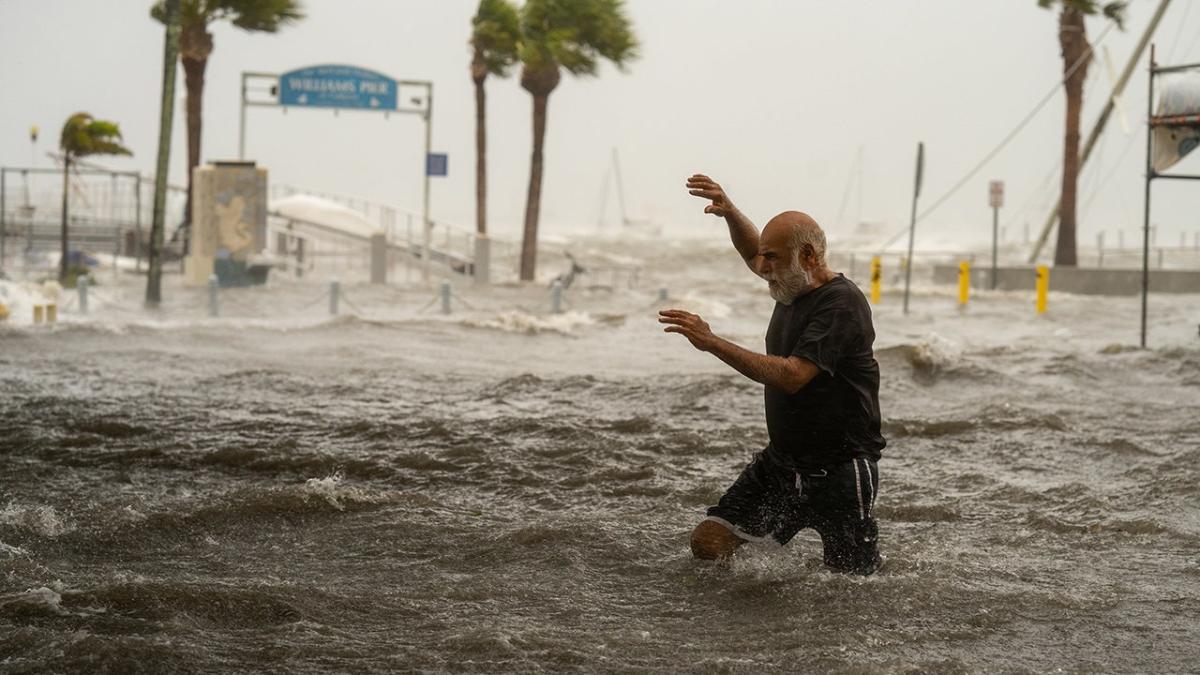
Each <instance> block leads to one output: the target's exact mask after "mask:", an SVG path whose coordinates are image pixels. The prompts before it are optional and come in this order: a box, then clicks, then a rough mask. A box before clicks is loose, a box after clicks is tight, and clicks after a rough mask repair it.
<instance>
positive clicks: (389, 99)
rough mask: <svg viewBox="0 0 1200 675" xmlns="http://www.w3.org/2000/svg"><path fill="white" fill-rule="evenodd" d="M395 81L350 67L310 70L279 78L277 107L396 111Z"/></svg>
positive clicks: (291, 73)
mask: <svg viewBox="0 0 1200 675" xmlns="http://www.w3.org/2000/svg"><path fill="white" fill-rule="evenodd" d="M396 100H397V99H396V81H395V80H393V79H392V78H390V77H388V76H387V75H384V74H382V73H377V72H375V71H373V70H367V69H365V68H356V67H354V66H337V65H325V66H311V67H308V68H300V69H298V70H293V71H291V72H288V73H284V74H282V75H280V76H279V105H297V106H311V107H318V108H365V109H367V110H395V109H396Z"/></svg>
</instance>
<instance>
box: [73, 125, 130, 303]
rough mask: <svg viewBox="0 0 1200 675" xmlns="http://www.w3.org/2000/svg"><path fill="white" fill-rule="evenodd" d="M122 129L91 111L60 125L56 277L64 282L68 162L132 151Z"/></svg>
mask: <svg viewBox="0 0 1200 675" xmlns="http://www.w3.org/2000/svg"><path fill="white" fill-rule="evenodd" d="M120 141H121V129H120V128H119V127H117V124H116V122H108V121H106V120H98V119H95V118H94V117H92V115H91V114H90V113H85V112H78V113H75V114H74V115H71V116H70V117H68V118H67V123H66V124H64V125H63V128H62V137H61V138H60V139H59V142H58V149H59V150H60V151H61V152H62V160H63V193H62V260H61V261H60V263H59V266H58V281H59V283H61V284H64V285H66V283H67V258H68V256H67V239H68V237H67V222H68V217H69V215H68V211H69V207H70V204H71V200H70V196H71V189H70V175H71V162H73V161H75V160H76V159H78V158H80V157H86V156H87V155H132V154H133V153H132V152H130V151H129V148H126V147H125V146H123V145H121V143H120Z"/></svg>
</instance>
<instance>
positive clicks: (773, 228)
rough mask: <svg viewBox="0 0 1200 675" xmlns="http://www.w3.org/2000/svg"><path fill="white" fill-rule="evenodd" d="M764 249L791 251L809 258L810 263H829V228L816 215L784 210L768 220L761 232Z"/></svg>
mask: <svg viewBox="0 0 1200 675" xmlns="http://www.w3.org/2000/svg"><path fill="white" fill-rule="evenodd" d="M760 243H761V246H762V248H764V249H767V248H769V249H772V250H776V251H784V250H786V251H788V253H790V254H791V256H794V257H796V258H800V259H802V260H804V261H806V262H808V264H807V265H805V266H806V267H811V266H814V265H815V266H823V265H824V263H825V232H824V231H823V230H822V229H821V226H820V225H818V224H817V221H815V220H813V219H812V216H810V215H808V214H807V213H801V212H800V211H784V212H783V213H781V214H779V215H777V216H775V217H774V218H772V219H771V220H770V221H768V222H767V225H766V227H764V228H763V231H762V235H760Z"/></svg>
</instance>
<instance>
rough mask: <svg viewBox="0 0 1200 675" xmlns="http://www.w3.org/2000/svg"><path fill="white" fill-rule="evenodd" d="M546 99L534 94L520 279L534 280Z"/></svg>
mask: <svg viewBox="0 0 1200 675" xmlns="http://www.w3.org/2000/svg"><path fill="white" fill-rule="evenodd" d="M549 101H550V95H549V94H534V95H533V156H532V157H531V158H530V161H529V194H528V195H527V196H526V200H525V238H524V240H523V241H522V242H521V281H533V279H534V276H535V273H536V271H537V238H538V217H539V215H540V214H541V206H542V147H543V146H544V144H545V141H546V104H547V103H549Z"/></svg>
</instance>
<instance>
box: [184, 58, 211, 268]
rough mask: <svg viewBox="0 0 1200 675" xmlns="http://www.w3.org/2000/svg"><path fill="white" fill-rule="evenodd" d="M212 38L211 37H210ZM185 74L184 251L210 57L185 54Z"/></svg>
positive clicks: (190, 223) (186, 242)
mask: <svg viewBox="0 0 1200 675" xmlns="http://www.w3.org/2000/svg"><path fill="white" fill-rule="evenodd" d="M210 40H211V38H210ZM181 60H182V61H183V75H184V82H185V83H186V87H187V162H188V163H187V166H188V173H187V203H186V205H185V207H184V211H183V222H184V227H183V252H184V254H186V253H187V252H188V249H189V242H190V241H191V232H192V170H193V169H195V168H196V167H197V166H199V165H200V132H201V130H202V128H203V126H204V118H203V111H202V107H201V104H202V103H203V102H204V69H205V68H206V67H207V66H208V57H207V56H205V57H204V58H191V57H188V56H184V57H183V58H182V59H181Z"/></svg>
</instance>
